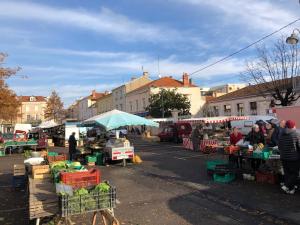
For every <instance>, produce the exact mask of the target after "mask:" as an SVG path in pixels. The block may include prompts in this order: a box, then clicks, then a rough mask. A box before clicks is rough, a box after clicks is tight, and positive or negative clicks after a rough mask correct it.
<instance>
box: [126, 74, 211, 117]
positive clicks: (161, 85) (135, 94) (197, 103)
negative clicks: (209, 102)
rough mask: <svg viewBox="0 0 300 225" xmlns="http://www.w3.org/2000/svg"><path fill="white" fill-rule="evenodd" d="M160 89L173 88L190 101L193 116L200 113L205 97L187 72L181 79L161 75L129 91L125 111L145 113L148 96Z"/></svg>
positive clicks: (142, 114) (137, 113) (138, 113)
mask: <svg viewBox="0 0 300 225" xmlns="http://www.w3.org/2000/svg"><path fill="white" fill-rule="evenodd" d="M162 89H164V90H174V89H175V90H176V92H177V93H181V94H183V95H186V96H187V97H188V99H189V101H190V103H191V109H190V113H191V115H192V116H194V117H195V116H200V115H201V107H202V106H203V105H204V104H205V97H204V96H201V90H200V88H199V87H197V86H195V85H193V84H192V83H191V82H190V80H189V76H188V75H187V74H184V75H183V78H182V81H179V80H175V79H173V78H171V77H162V78H160V79H158V80H154V81H152V82H150V83H148V84H146V85H144V86H142V87H140V88H138V89H136V90H133V91H131V92H129V93H128V94H127V95H126V111H127V112H129V113H132V114H136V115H141V116H144V115H147V111H146V108H147V106H149V99H150V96H151V95H152V94H157V93H159V92H160V90H162Z"/></svg>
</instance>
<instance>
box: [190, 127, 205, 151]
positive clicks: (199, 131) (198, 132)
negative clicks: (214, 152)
mask: <svg viewBox="0 0 300 225" xmlns="http://www.w3.org/2000/svg"><path fill="white" fill-rule="evenodd" d="M201 140H203V126H202V125H198V126H197V127H196V128H195V130H194V131H193V133H192V142H193V150H194V151H199V145H200V141H201Z"/></svg>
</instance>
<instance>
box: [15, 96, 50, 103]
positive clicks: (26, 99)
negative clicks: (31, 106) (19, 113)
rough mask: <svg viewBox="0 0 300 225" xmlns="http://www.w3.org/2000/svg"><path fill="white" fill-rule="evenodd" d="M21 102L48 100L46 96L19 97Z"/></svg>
mask: <svg viewBox="0 0 300 225" xmlns="http://www.w3.org/2000/svg"><path fill="white" fill-rule="evenodd" d="M19 100H20V101H21V102H46V101H47V98H46V97H44V96H33V95H32V96H19Z"/></svg>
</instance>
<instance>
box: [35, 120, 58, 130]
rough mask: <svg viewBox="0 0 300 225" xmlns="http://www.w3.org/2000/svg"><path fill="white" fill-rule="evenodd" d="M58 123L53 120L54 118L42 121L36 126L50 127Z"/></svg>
mask: <svg viewBox="0 0 300 225" xmlns="http://www.w3.org/2000/svg"><path fill="white" fill-rule="evenodd" d="M57 125H58V124H57V123H55V122H54V120H48V121H44V122H42V123H41V124H40V125H39V126H38V127H39V128H51V127H56V126H57Z"/></svg>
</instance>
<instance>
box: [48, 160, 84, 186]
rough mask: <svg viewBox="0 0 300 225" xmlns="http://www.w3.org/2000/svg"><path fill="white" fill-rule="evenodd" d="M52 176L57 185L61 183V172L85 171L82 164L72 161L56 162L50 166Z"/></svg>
mask: <svg viewBox="0 0 300 225" xmlns="http://www.w3.org/2000/svg"><path fill="white" fill-rule="evenodd" d="M50 169H51V174H52V177H53V179H54V182H55V183H59V181H60V180H59V174H60V172H69V173H73V172H78V170H85V168H84V167H83V166H81V164H80V162H71V161H56V162H52V163H51V164H50Z"/></svg>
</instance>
